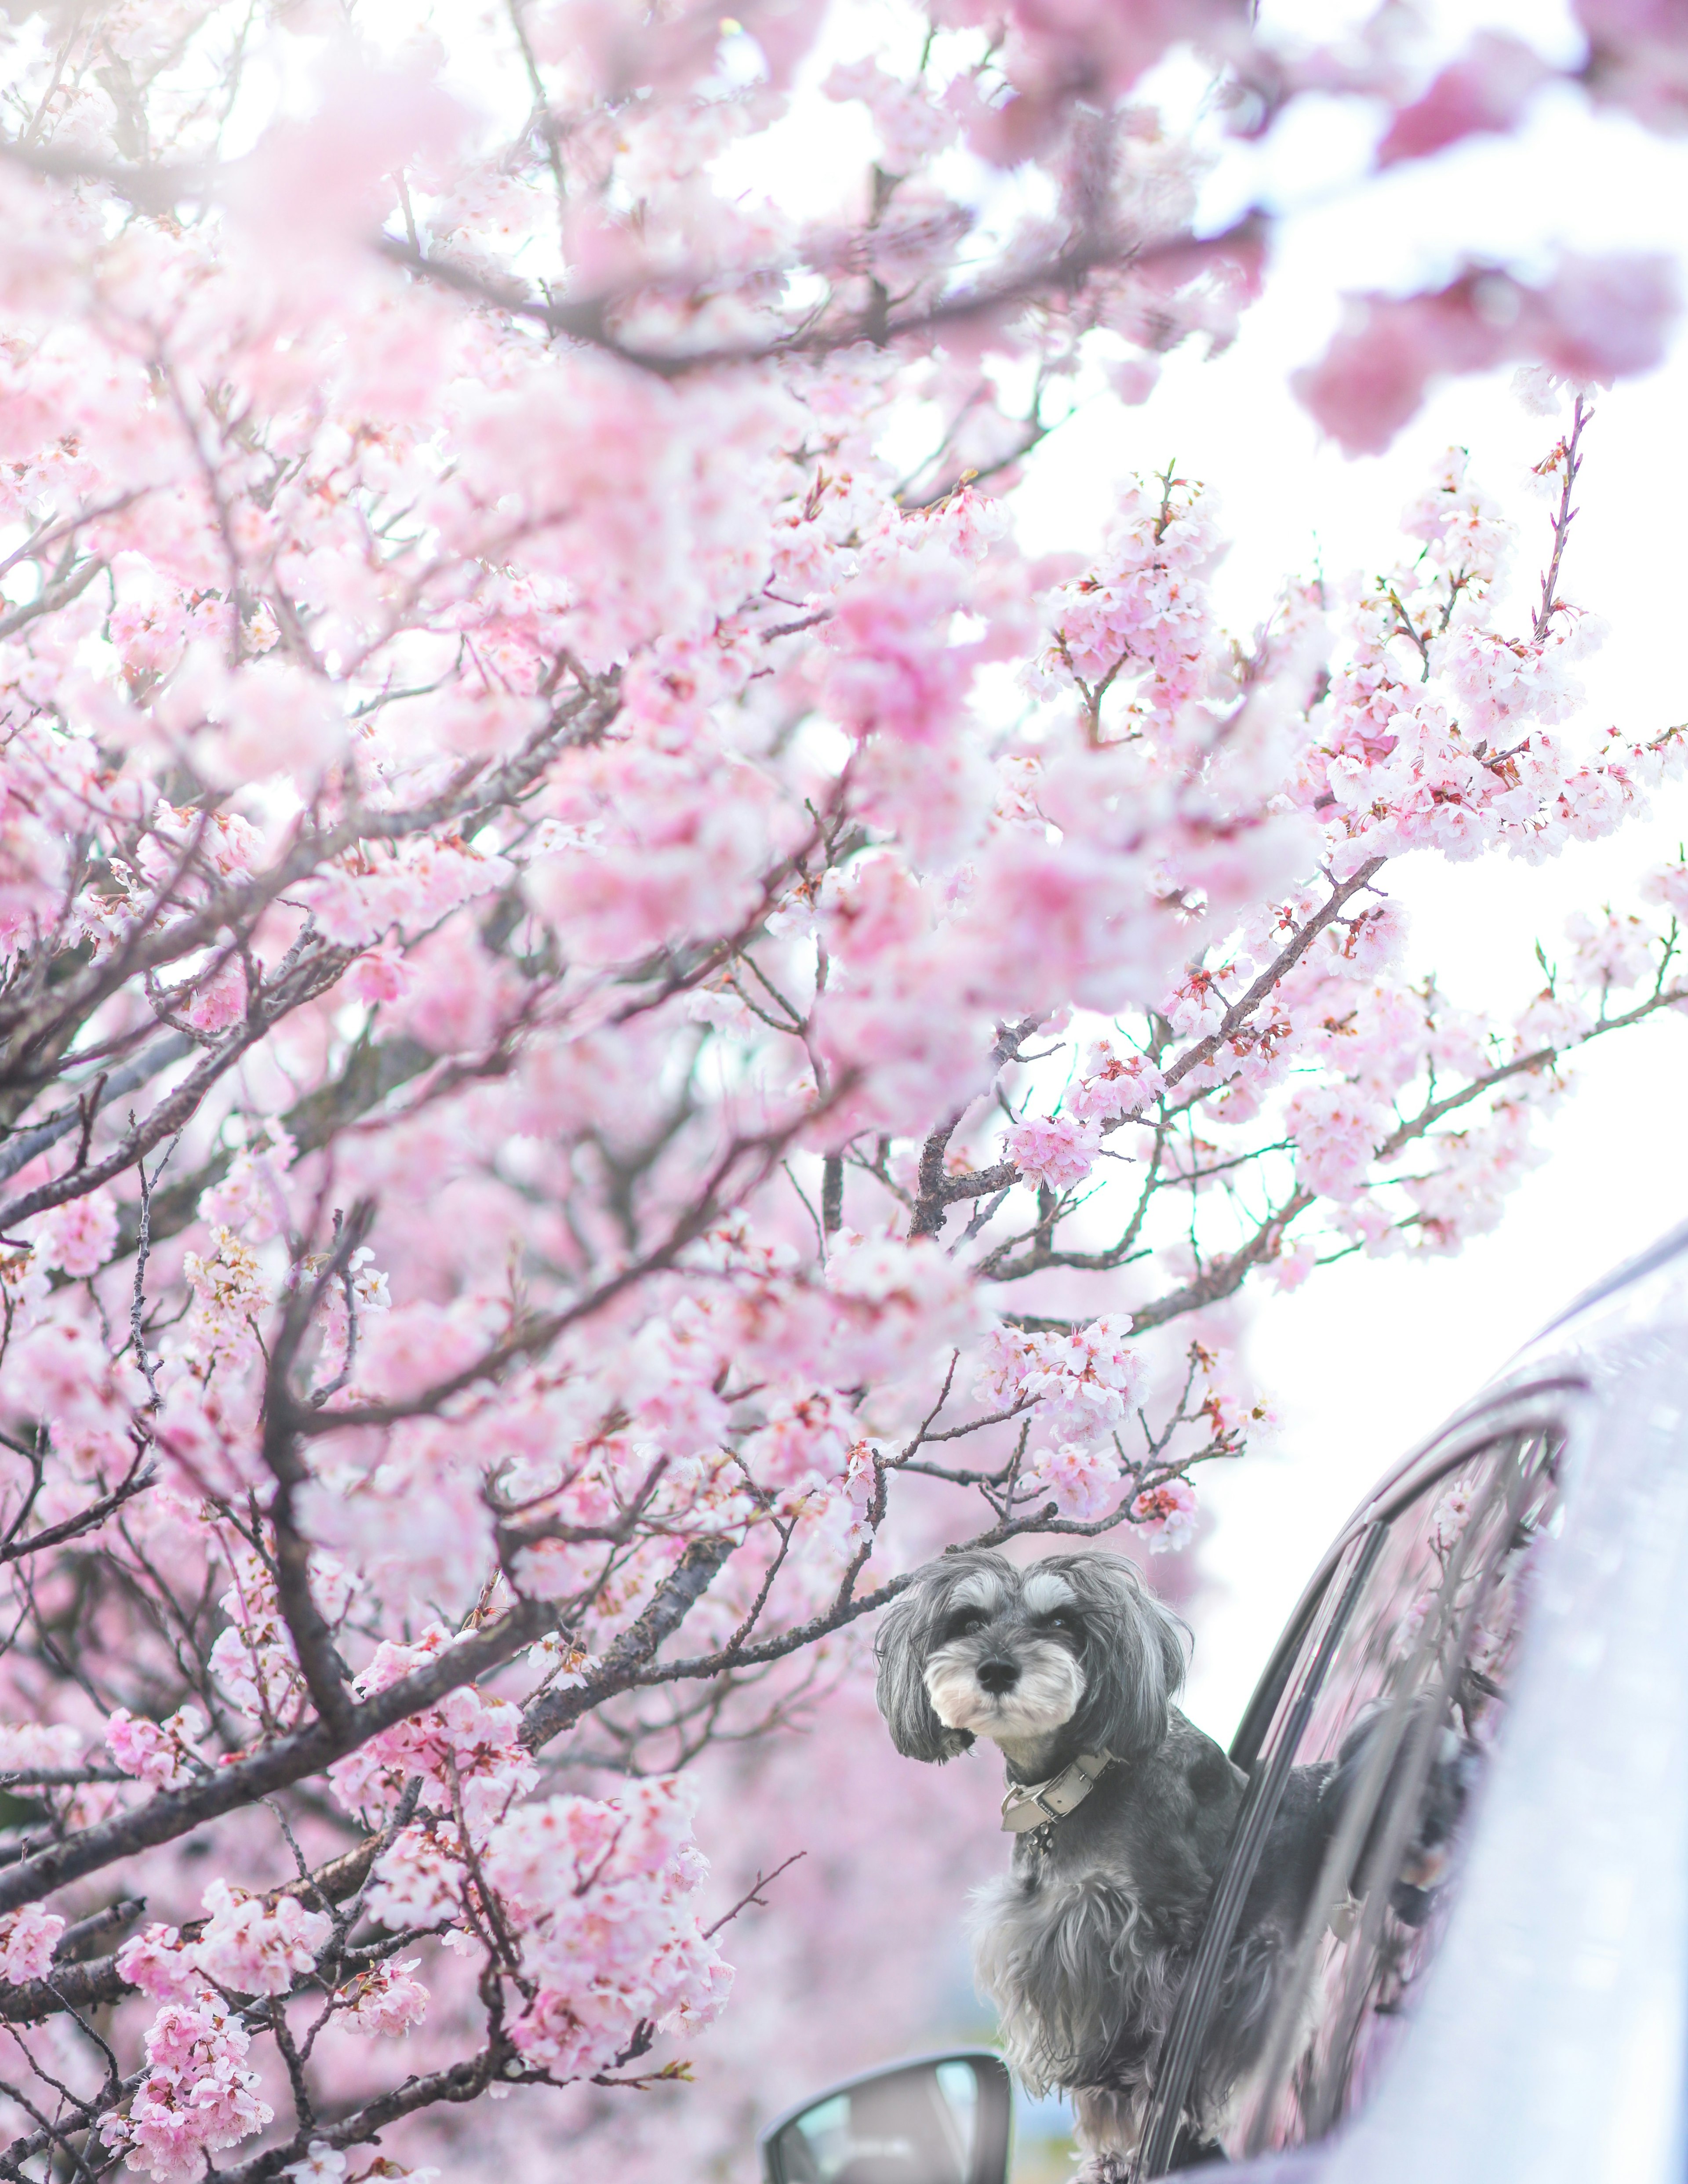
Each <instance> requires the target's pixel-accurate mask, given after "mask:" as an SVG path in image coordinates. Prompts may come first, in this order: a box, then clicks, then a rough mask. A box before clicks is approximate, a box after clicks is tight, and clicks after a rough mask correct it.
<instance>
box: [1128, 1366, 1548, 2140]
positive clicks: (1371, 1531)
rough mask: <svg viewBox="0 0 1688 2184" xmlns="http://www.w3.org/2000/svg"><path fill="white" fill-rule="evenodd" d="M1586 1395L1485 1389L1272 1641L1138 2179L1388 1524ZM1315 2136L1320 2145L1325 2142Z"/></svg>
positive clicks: (1416, 1460)
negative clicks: (1307, 1719) (1329, 1603)
mask: <svg viewBox="0 0 1688 2184" xmlns="http://www.w3.org/2000/svg"><path fill="white" fill-rule="evenodd" d="M1587 1395H1588V1384H1587V1381H1586V1379H1585V1378H1584V1377H1583V1376H1581V1375H1580V1374H1573V1373H1556V1374H1552V1375H1551V1376H1547V1377H1545V1378H1543V1379H1540V1380H1535V1381H1531V1382H1529V1383H1528V1384H1526V1385H1522V1386H1518V1387H1513V1388H1509V1389H1507V1390H1503V1391H1501V1392H1500V1393H1498V1394H1493V1393H1491V1394H1488V1395H1485V1396H1479V1398H1478V1399H1477V1400H1476V1401H1474V1403H1472V1404H1470V1405H1468V1406H1467V1407H1465V1408H1464V1409H1463V1410H1462V1411H1461V1412H1458V1413H1457V1415H1456V1417H1455V1418H1453V1419H1452V1420H1451V1422H1450V1423H1449V1424H1448V1425H1446V1427H1444V1428H1443V1429H1442V1430H1441V1431H1440V1433H1438V1434H1437V1435H1435V1436H1434V1437H1433V1438H1432V1439H1431V1440H1429V1442H1428V1443H1426V1444H1423V1445H1422V1446H1420V1447H1419V1448H1418V1449H1417V1450H1415V1451H1412V1454H1410V1455H1409V1456H1407V1457H1406V1458H1405V1459H1404V1460H1403V1462H1402V1463H1400V1464H1398V1465H1396V1468H1394V1470H1392V1471H1391V1472H1390V1473H1388V1474H1386V1475H1385V1476H1384V1479H1383V1480H1382V1481H1381V1483H1380V1484H1379V1485H1378V1486H1377V1487H1376V1488H1375V1489H1374V1490H1373V1492H1372V1493H1371V1494H1370V1495H1369V1496H1368V1497H1367V1499H1366V1500H1365V1501H1364V1502H1362V1504H1361V1506H1360V1507H1359V1508H1358V1509H1357V1510H1356V1511H1355V1513H1354V1514H1353V1515H1352V1516H1351V1518H1349V1520H1348V1522H1347V1524H1345V1525H1344V1526H1343V1528H1342V1529H1341V1531H1340V1533H1339V1534H1338V1535H1337V1537H1336V1539H1335V1541H1334V1542H1333V1544H1332V1546H1330V1548H1329V1551H1328V1552H1326V1553H1325V1555H1324V1556H1323V1557H1322V1559H1321V1561H1320V1563H1319V1564H1318V1568H1317V1569H1316V1570H1315V1571H1314V1573H1313V1575H1312V1579H1311V1580H1309V1582H1308V1584H1307V1585H1306V1590H1305V1591H1303V1593H1302V1595H1301V1599H1300V1600H1299V1601H1298V1602H1296V1605H1295V1609H1294V1611H1293V1612H1292V1613H1291V1615H1290V1620H1289V1622H1288V1624H1286V1625H1285V1626H1284V1632H1283V1635H1282V1636H1281V1637H1280V1638H1279V1641H1278V1643H1277V1645H1276V1646H1274V1647H1273V1652H1272V1654H1271V1657H1270V1658H1269V1659H1268V1661H1267V1665H1266V1669H1265V1671H1264V1673H1263V1674H1262V1677H1261V1680H1260V1681H1259V1683H1258V1685H1256V1689H1255V1691H1254V1694H1253V1696H1252V1697H1251V1699H1250V1701H1249V1703H1248V1705H1247V1707H1246V1708H1245V1709H1244V1712H1243V1716H1242V1719H1241V1721H1240V1723H1239V1724H1238V1728H1237V1732H1236V1735H1235V1736H1234V1738H1233V1739H1232V1742H1231V1752H1230V1756H1231V1758H1232V1761H1233V1763H1234V1764H1235V1765H1236V1766H1238V1767H1240V1768H1241V1769H1243V1770H1244V1772H1245V1773H1246V1774H1247V1775H1248V1776H1249V1783H1248V1787H1247V1789H1246V1790H1245V1792H1244V1796H1243V1802H1242V1805H1241V1807H1240V1809H1239V1812H1238V1815H1237V1819H1236V1822H1235V1824H1234V1826H1233V1829H1232V1834H1231V1841H1230V1843H1229V1845H1228V1848H1227V1851H1226V1855H1225V1862H1224V1864H1223V1867H1222V1868H1221V1870H1220V1875H1219V1880H1218V1881H1217V1884H1216V1886H1215V1888H1214V1892H1213V1897H1212V1904H1211V1908H1210V1909H1209V1912H1208V1914H1207V1917H1206V1920H1205V1922H1204V1925H1203V1931H1202V1934H1201V1939H1200V1941H1199V1942H1197V1944H1196V1948H1195V1954H1194V1955H1193V1957H1192V1958H1191V1960H1190V1964H1189V1970H1187V1972H1186V1973H1185V1975H1184V1983H1183V1986H1182V1987H1181V1989H1180V1992H1179V1996H1178V2002H1177V2003H1176V2005H1175V2006H1174V2009H1173V2017H1172V2020H1171V2022H1170V2024H1169V2025H1168V2026H1167V2033H1166V2036H1165V2037H1164V2039H1163V2041H1162V2048H1161V2055H1160V2059H1159V2060H1158V2061H1157V2064H1156V2072H1155V2087H1156V2090H1155V2092H1154V2095H1153V2097H1152V2098H1151V2100H1150V2107H1149V2111H1148V2114H1146V2115H1145V2119H1144V2128H1143V2133H1142V2136H1141V2137H1140V2138H1139V2142H1138V2148H1137V2153H1136V2156H1135V2158H1134V2163H1133V2166H1132V2170H1131V2178H1132V2184H1149V2180H1150V2179H1152V2178H1156V2177H1159V2176H1165V2175H1166V2174H1167V2168H1168V2164H1169V2163H1170V2161H1171V2159H1172V2156H1173V2148H1174V2146H1175V2144H1176V2142H1177V2138H1178V2128H1179V2125H1180V2122H1181V2120H1182V2118H1183V2112H1184V2101H1185V2099H1186V2097H1187V2096H1188V2093H1189V2085H1190V2081H1191V2079H1192V2077H1193V2076H1194V2075H1195V2065H1196V2063H1197V2061H1198V2059H1199V2058H1200V2055H1201V2048H1202V2043H1203V2042H1204V2041H1205V2039H1206V2034H1207V2030H1208V2024H1209V2020H1210V2018H1211V2015H1212V2008H1213V2003H1214V2000H1215V1997H1216V1996H1217V1991H1218V1985H1219V1975H1220V1972H1221V1970H1222V1969H1223V1963H1224V1958H1225V1956H1226V1954H1227V1953H1228V1950H1229V1947H1230V1945H1231V1941H1232V1938H1233V1936H1234V1933H1235V1929H1236V1922H1237V1920H1238V1919H1239V1918H1240V1916H1241V1913H1242V1908H1243V1903H1244V1900H1245V1897H1246V1895H1247V1892H1248V1889H1249V1886H1250V1884H1251V1881H1252V1880H1253V1878H1254V1874H1255V1870H1256V1867H1257V1865H1258V1864H1259V1859H1260V1855H1261V1852H1262V1848H1263V1847H1264V1844H1265V1840H1266V1835H1267V1830H1268V1829H1269V1828H1270V1826H1271V1825H1272V1821H1273V1818H1274V1817H1275V1815H1276V1813H1277V1809H1278V1805H1279V1801H1280V1799H1281V1797H1282V1795H1283V1789H1284V1783H1285V1781H1287V1780H1288V1777H1289V1773H1290V1767H1291V1765H1292V1764H1293V1761H1294V1752H1295V1743H1296V1741H1297V1737H1298V1736H1299V1733H1300V1728H1301V1720H1300V1719H1299V1718H1300V1717H1301V1716H1303V1715H1305V1714H1306V1713H1310V1712H1311V1708H1312V1704H1313V1703H1314V1702H1315V1701H1316V1699H1317V1697H1318V1692H1319V1691H1320V1689H1321V1687H1322V1685H1323V1679H1324V1675H1325V1674H1326V1673H1327V1672H1328V1670H1329V1663H1330V1660H1331V1658H1332V1657H1333V1656H1334V1652H1335V1649H1336V1647H1337V1646H1338V1645H1339V1644H1340V1640H1341V1636H1342V1634H1343V1631H1344V1630H1345V1628H1346V1625H1347V1623H1348V1620H1349V1619H1350V1617H1351V1614H1352V1613H1353V1611H1354V1608H1355V1606H1356V1604H1357V1602H1358V1600H1359V1599H1360V1597H1361V1596H1362V1592H1363V1590H1364V1584H1365V1579H1366V1576H1367V1575H1368V1574H1369V1571H1370V1569H1371V1568H1372V1567H1373V1564H1374V1563H1375V1561H1376V1558H1377V1556H1378V1555H1379V1553H1380V1552H1381V1551H1382V1548H1383V1545H1384V1541H1385V1540H1386V1538H1387V1537H1388V1534H1389V1531H1390V1527H1391V1525H1393V1524H1394V1523H1395V1522H1396V1519H1397V1518H1399V1517H1400V1516H1401V1514H1402V1513H1403V1512H1404V1511H1405V1510H1406V1509H1407V1508H1408V1507H1410V1506H1411V1505H1412V1504H1413V1503H1415V1502H1418V1499H1419V1497H1420V1496H1422V1495H1423V1493H1424V1491H1425V1490H1426V1489H1427V1488H1429V1487H1431V1486H1433V1485H1435V1483H1436V1482H1437V1480H1438V1479H1442V1478H1445V1477H1446V1476H1448V1475H1449V1474H1451V1473H1453V1472H1455V1471H1457V1470H1458V1468H1460V1467H1461V1465H1462V1464H1464V1463H1469V1462H1470V1461H1471V1460H1472V1459H1473V1458H1474V1457H1477V1456H1478V1455H1479V1454H1480V1453H1481V1452H1482V1451H1484V1450H1485V1449H1486V1448H1489V1447H1491V1446H1494V1445H1495V1444H1496V1442H1500V1441H1505V1440H1513V1439H1515V1438H1517V1437H1518V1436H1521V1435H1522V1436H1528V1435H1552V1437H1553V1438H1554V1439H1556V1440H1557V1441H1559V1442H1560V1443H1561V1444H1562V1445H1563V1446H1564V1448H1565V1449H1566V1451H1568V1452H1570V1451H1574V1448H1575V1446H1576V1445H1577V1443H1578V1441H1579V1439H1580V1431H1579V1427H1580V1419H1581V1414H1582V1412H1584V1410H1585V1404H1586V1398H1587ZM1356 1549H1358V1551H1357V1552H1356ZM1345 1563H1346V1564H1347V1565H1348V1575H1347V1577H1346V1578H1345V1580H1343V1583H1344V1597H1343V1598H1342V1599H1341V1601H1340V1602H1339V1604H1338V1607H1337V1609H1336V1612H1335V1613H1334V1614H1333V1616H1332V1617H1331V1619H1330V1621H1329V1624H1328V1626H1327V1628H1326V1630H1325V1631H1324V1634H1323V1637H1322V1639H1321V1641H1320V1645H1319V1652H1318V1657H1317V1658H1316V1659H1315V1661H1314V1662H1313V1663H1312V1664H1311V1665H1310V1668H1309V1671H1308V1674H1307V1676H1306V1679H1305V1680H1304V1682H1303V1685H1302V1689H1301V1692H1300V1693H1299V1694H1298V1695H1297V1698H1296V1703H1295V1713H1294V1715H1292V1716H1291V1717H1290V1719H1288V1720H1286V1722H1285V1724H1284V1734H1283V1735H1282V1736H1281V1737H1280V1738H1279V1742H1278V1745H1277V1747H1275V1748H1274V1751H1273V1758H1272V1761H1271V1762H1270V1763H1268V1764H1267V1767H1265V1768H1264V1769H1262V1767H1261V1765H1260V1758H1261V1750H1262V1746H1263V1744H1264V1743H1265V1741H1266V1737H1267V1732H1268V1731H1269V1730H1270V1729H1271V1726H1272V1724H1273V1719H1275V1718H1276V1716H1277V1713H1278V1711H1279V1707H1280V1705H1281V1703H1282V1702H1283V1700H1284V1695H1285V1693H1286V1691H1288V1689H1289V1686H1290V1679H1291V1677H1292V1676H1293V1675H1294V1674H1295V1667H1296V1663H1297V1662H1298V1660H1299V1659H1300V1658H1301V1653H1302V1650H1303V1648H1304V1646H1305V1645H1306V1640H1307V1638H1308V1635H1309V1634H1310V1633H1311V1632H1312V1630H1313V1629H1314V1627H1315V1625H1316V1624H1317V1622H1318V1615H1319V1612H1320V1610H1321V1608H1322V1607H1323V1605H1324V1602H1325V1600H1326V1596H1327V1595H1328V1593H1329V1588H1330V1586H1331V1585H1332V1583H1333V1582H1334V1580H1336V1579H1337V1578H1338V1577H1339V1575H1340V1573H1341V1572H1342V1570H1343V1568H1344V1565H1345ZM1308 2143H1309V2145H1310V2146H1311V2145H1316V2144H1318V2141H1317V2140H1312V2141H1309V2142H1308Z"/></svg>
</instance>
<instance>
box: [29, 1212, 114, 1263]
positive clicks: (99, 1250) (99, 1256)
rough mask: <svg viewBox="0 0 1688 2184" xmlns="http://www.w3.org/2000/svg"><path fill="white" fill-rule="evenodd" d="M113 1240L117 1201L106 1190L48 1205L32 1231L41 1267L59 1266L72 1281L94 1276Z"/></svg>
mask: <svg viewBox="0 0 1688 2184" xmlns="http://www.w3.org/2000/svg"><path fill="white" fill-rule="evenodd" d="M116 1241H117V1201H116V1200H115V1199H114V1197H113V1196H112V1195H111V1193H110V1192H109V1190H91V1191H89V1192H88V1193H87V1195H86V1197H82V1198H68V1199H66V1200H65V1201H64V1204H63V1205H62V1206H49V1207H48V1209H47V1212H45V1213H43V1214H42V1217H41V1220H40V1222H39V1223H38V1224H37V1226H36V1253H37V1255H38V1256H39V1257H40V1259H41V1262H42V1265H43V1266H44V1267H60V1268H63V1269H64V1272H65V1273H67V1274H69V1275H70V1277H71V1279H73V1280H80V1279H82V1278H83V1277H84V1276H85V1275H87V1274H92V1273H97V1272H98V1271H99V1269H100V1268H102V1267H103V1265H104V1264H105V1262H106V1261H107V1260H108V1259H109V1257H110V1256H111V1254H112V1247H113V1246H114V1245H115V1243H116Z"/></svg>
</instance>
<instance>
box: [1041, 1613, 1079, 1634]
mask: <svg viewBox="0 0 1688 2184" xmlns="http://www.w3.org/2000/svg"><path fill="white" fill-rule="evenodd" d="M1041 1620H1042V1621H1043V1623H1044V1624H1045V1627H1046V1628H1047V1629H1049V1630H1060V1631H1062V1632H1064V1633H1065V1635H1067V1637H1069V1638H1082V1637H1083V1636H1084V1619H1083V1618H1082V1617H1081V1616H1080V1614H1079V1613H1078V1609H1077V1608H1075V1607H1056V1608H1052V1609H1051V1610H1050V1613H1048V1614H1047V1615H1045V1616H1044V1617H1043V1618H1042V1619H1041Z"/></svg>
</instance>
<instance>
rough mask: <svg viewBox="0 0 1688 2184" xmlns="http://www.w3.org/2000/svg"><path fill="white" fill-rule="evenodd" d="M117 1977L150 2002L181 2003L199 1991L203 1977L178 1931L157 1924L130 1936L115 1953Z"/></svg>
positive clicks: (156, 1921)
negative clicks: (148, 1998)
mask: <svg viewBox="0 0 1688 2184" xmlns="http://www.w3.org/2000/svg"><path fill="white" fill-rule="evenodd" d="M117 1969H118V1972H119V1974H120V1976H121V1977H122V1978H124V1979H126V1980H127V1981H129V1983H130V1985H131V1986H138V1987H139V1988H140V1990H141V1992H142V1994H148V1995H150V1996H151V1997H153V2001H154V2002H182V2001H187V2000H189V1999H191V1998H192V1997H193V1996H195V1995H197V1994H198V1993H199V1992H201V1991H202V1990H203V1986H204V1984H205V1981H204V1975H203V1973H202V1972H201V1970H199V1967H198V1963H197V1962H196V1961H195V1958H194V1956H193V1953H192V1949H191V1948H190V1947H185V1946H184V1945H183V1942H182V1939H181V1932H180V1931H179V1930H178V1929H177V1928H176V1927H175V1926H165V1925H161V1924H159V1921H158V1920H156V1919H155V1920H153V1923H152V1924H151V1925H148V1926H147V1927H145V1928H143V1929H142V1931H141V1932H140V1933H138V1934H133V1935H131V1936H130V1938H129V1939H128V1940H127V1941H126V1942H125V1943H124V1944H123V1947H121V1948H120V1950H119V1951H118V1953H117Z"/></svg>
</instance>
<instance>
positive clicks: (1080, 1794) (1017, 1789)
mask: <svg viewBox="0 0 1688 2184" xmlns="http://www.w3.org/2000/svg"><path fill="white" fill-rule="evenodd" d="M1113 1764H1114V1756H1113V1754H1112V1752H1080V1753H1079V1755H1078V1758H1076V1759H1075V1760H1074V1761H1073V1762H1072V1765H1071V1766H1070V1767H1063V1768H1062V1769H1061V1772H1060V1774H1059V1775H1051V1776H1050V1779H1049V1780H1048V1781H1047V1782H1011V1783H1010V1785H1009V1786H1008V1794H1007V1796H1006V1797H1004V1799H1003V1800H1002V1830H1003V1833H1004V1834H1005V1835H1011V1836H1022V1835H1024V1834H1025V1833H1026V1831H1027V1830H1028V1829H1029V1828H1040V1827H1042V1826H1043V1825H1045V1822H1047V1821H1050V1820H1064V1819H1066V1818H1067V1814H1069V1813H1071V1812H1076V1811H1077V1809H1078V1807H1079V1806H1080V1805H1082V1804H1083V1803H1084V1800H1085V1799H1086V1798H1087V1797H1089V1794H1090V1792H1091V1791H1092V1790H1094V1789H1095V1786H1096V1785H1097V1783H1098V1782H1099V1781H1100V1780H1101V1778H1102V1776H1103V1775H1106V1773H1107V1771H1108V1769H1109V1768H1110V1767H1111V1766H1112V1765H1113Z"/></svg>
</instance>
